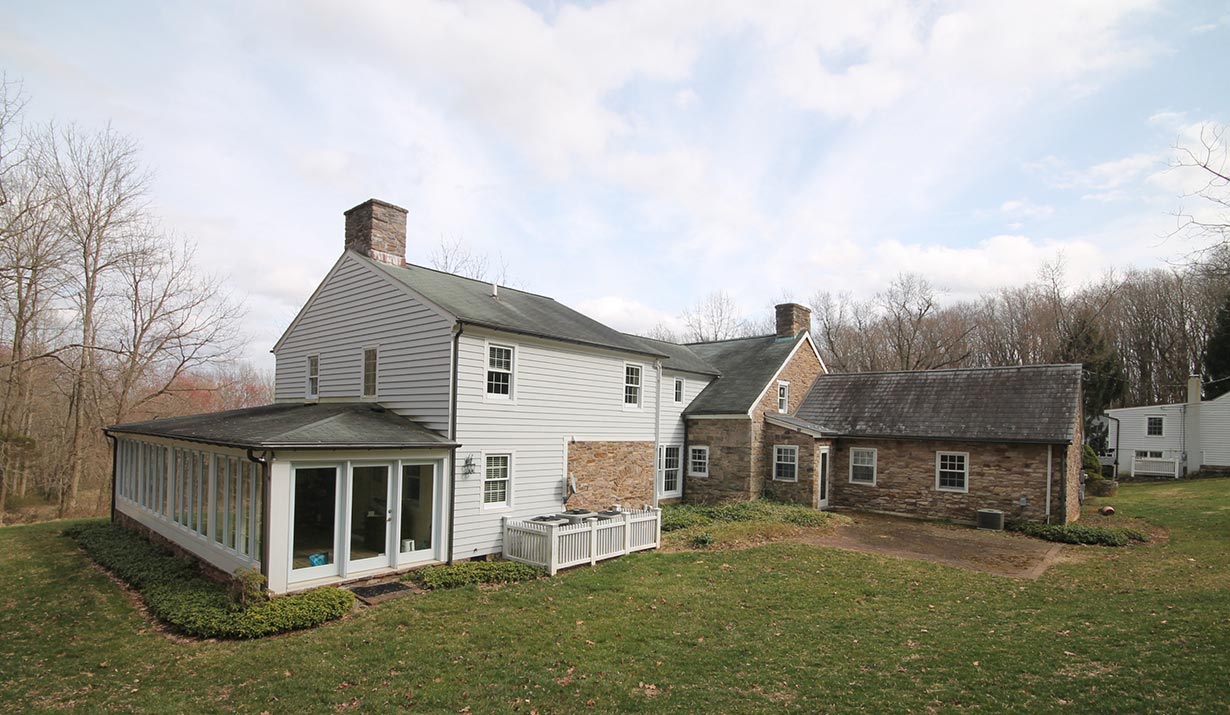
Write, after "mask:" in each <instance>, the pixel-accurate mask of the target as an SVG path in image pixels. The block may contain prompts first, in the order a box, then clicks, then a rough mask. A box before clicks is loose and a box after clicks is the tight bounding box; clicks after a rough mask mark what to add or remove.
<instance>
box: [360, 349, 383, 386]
mask: <svg viewBox="0 0 1230 715" xmlns="http://www.w3.org/2000/svg"><path fill="white" fill-rule="evenodd" d="M379 355H380V351H379V350H377V349H376V348H364V349H363V396H364V397H375V396H376V363H377V360H378V359H379Z"/></svg>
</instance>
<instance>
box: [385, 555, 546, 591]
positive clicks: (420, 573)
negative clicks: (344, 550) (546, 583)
mask: <svg viewBox="0 0 1230 715" xmlns="http://www.w3.org/2000/svg"><path fill="white" fill-rule="evenodd" d="M546 573H547V572H546V571H545V570H543V569H540V568H538V567H537V566H530V565H529V564H523V563H518V562H516V561H460V562H458V563H455V564H446V565H441V566H428V567H426V568H422V569H418V570H417V571H411V572H410V573H408V574H406V575H405V576H404V577H403V578H404V579H405V580H407V581H413V582H414V583H416V584H418V585H419V586H421V587H422V588H426V589H436V588H458V587H460V586H470V585H475V584H492V583H515V582H517V581H532V580H533V579H536V578H539V577H541V576H544V575H546Z"/></svg>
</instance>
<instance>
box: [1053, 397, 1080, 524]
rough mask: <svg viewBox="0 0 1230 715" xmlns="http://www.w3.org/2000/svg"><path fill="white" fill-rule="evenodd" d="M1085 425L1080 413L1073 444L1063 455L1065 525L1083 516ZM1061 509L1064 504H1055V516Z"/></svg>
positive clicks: (1077, 416)
mask: <svg viewBox="0 0 1230 715" xmlns="http://www.w3.org/2000/svg"><path fill="white" fill-rule="evenodd" d="M1084 425H1085V420H1084V417H1083V416H1082V415H1081V414H1079V412H1078V414H1077V415H1076V432H1075V433H1074V437H1073V439H1072V444H1070V445H1068V448H1067V450H1065V451H1064V453H1063V454H1064V473H1065V474H1066V475H1067V477H1068V484H1067V487H1068V494H1067V496H1068V501H1067V513H1065V514H1063V519H1064V522H1065V523H1066V522H1070V521H1076V520H1077V519H1079V518H1080V516H1081V505H1080V489H1081V486H1080V479H1081V451H1082V450H1083V448H1084V444H1085V429H1084ZM1051 486H1052V487H1054V486H1055V485H1054V484H1053V483H1052V485H1051ZM1061 508H1063V504H1062V502H1061V503H1060V504H1055V505H1054V509H1053V512H1054V513H1055V514H1059V513H1060V509H1061Z"/></svg>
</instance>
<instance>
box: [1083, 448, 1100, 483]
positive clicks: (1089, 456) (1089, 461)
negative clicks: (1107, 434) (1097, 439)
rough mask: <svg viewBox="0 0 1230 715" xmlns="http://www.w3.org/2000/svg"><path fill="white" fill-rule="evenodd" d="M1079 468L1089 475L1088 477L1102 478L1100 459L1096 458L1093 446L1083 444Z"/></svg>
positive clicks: (1096, 454)
mask: <svg viewBox="0 0 1230 715" xmlns="http://www.w3.org/2000/svg"><path fill="white" fill-rule="evenodd" d="M1081 469H1082V470H1084V472H1085V473H1086V474H1088V475H1089V478H1090V479H1101V478H1102V460H1100V459H1098V453H1097V452H1095V451H1093V447H1090V446H1089V445H1085V448H1084V449H1082V450H1081Z"/></svg>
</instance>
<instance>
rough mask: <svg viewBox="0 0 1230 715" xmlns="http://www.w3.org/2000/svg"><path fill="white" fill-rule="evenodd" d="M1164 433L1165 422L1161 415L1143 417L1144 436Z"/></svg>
mask: <svg viewBox="0 0 1230 715" xmlns="http://www.w3.org/2000/svg"><path fill="white" fill-rule="evenodd" d="M1165 434H1166V422H1165V420H1163V419H1162V418H1161V417H1146V418H1145V436H1147V437H1162V436H1164V435H1165Z"/></svg>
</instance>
